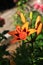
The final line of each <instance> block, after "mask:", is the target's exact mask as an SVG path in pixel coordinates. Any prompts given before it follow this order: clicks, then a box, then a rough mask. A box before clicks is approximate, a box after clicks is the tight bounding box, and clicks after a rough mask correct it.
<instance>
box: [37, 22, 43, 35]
mask: <svg viewBox="0 0 43 65" xmlns="http://www.w3.org/2000/svg"><path fill="white" fill-rule="evenodd" d="M42 27H43V25H42V23H40V24H39V26H38V29H37V35H38V34H40V33H41V31H42Z"/></svg>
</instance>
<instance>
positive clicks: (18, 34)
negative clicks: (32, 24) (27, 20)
mask: <svg viewBox="0 0 43 65" xmlns="http://www.w3.org/2000/svg"><path fill="white" fill-rule="evenodd" d="M34 32H36V30H35V29H29V30H26V28H24V29H22V28H20V26H17V27H16V30H14V31H11V32H9V33H8V34H10V35H11V36H13V39H12V40H11V41H10V43H16V42H19V41H20V40H26V37H27V36H29V35H31V34H33V33H34Z"/></svg>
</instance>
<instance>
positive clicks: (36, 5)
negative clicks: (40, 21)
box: [34, 3, 43, 11]
mask: <svg viewBox="0 0 43 65" xmlns="http://www.w3.org/2000/svg"><path fill="white" fill-rule="evenodd" d="M34 9H37V10H40V11H43V4H38V3H35V4H34Z"/></svg>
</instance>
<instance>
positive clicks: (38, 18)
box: [35, 16, 41, 28]
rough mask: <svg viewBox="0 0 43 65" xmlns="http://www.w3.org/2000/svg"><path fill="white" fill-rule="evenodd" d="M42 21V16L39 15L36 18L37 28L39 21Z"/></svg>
mask: <svg viewBox="0 0 43 65" xmlns="http://www.w3.org/2000/svg"><path fill="white" fill-rule="evenodd" d="M40 22H41V16H38V17H37V19H36V23H35V28H37V26H38V23H40Z"/></svg>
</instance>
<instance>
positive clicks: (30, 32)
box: [28, 29, 36, 35]
mask: <svg viewBox="0 0 43 65" xmlns="http://www.w3.org/2000/svg"><path fill="white" fill-rule="evenodd" d="M35 32H36V30H35V29H29V34H28V35H31V34H33V33H35Z"/></svg>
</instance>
